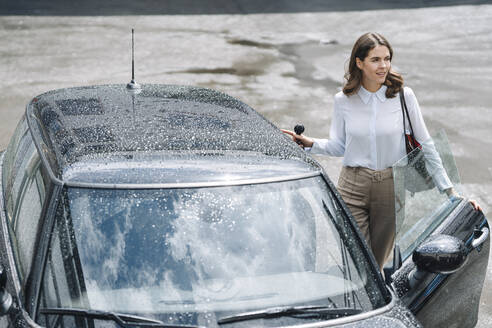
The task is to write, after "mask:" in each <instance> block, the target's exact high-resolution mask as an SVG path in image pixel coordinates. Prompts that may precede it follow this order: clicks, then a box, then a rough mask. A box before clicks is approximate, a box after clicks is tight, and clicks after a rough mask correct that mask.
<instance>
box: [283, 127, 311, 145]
mask: <svg viewBox="0 0 492 328" xmlns="http://www.w3.org/2000/svg"><path fill="white" fill-rule="evenodd" d="M280 131H282V132H283V133H285V134H288V135H290V136H291V137H292V140H293V141H294V142H296V143H297V144H299V146H301V147H302V148H306V147H308V148H310V147H312V146H313V144H314V140H313V139H312V138H309V137H306V136H304V135H302V134H296V133H295V132H294V131H290V130H284V129H280Z"/></svg>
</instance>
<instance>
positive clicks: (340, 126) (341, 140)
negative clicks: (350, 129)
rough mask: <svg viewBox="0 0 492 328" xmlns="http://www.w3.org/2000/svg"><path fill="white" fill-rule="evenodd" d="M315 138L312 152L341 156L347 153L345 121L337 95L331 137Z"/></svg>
mask: <svg viewBox="0 0 492 328" xmlns="http://www.w3.org/2000/svg"><path fill="white" fill-rule="evenodd" d="M313 140H314V144H313V147H312V148H311V149H310V152H311V153H312V154H322V155H330V156H337V157H341V156H343V154H344V153H345V121H344V118H343V112H342V108H341V106H340V104H339V101H338V100H337V96H335V103H334V105H333V117H332V119H331V127H330V139H318V138H313Z"/></svg>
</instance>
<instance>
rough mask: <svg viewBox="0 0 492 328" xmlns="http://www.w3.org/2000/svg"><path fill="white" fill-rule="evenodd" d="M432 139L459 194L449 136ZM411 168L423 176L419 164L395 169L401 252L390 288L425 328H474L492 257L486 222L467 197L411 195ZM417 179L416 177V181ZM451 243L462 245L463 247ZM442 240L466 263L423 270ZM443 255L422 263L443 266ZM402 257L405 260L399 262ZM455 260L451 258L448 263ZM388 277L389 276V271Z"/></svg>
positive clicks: (432, 191)
mask: <svg viewBox="0 0 492 328" xmlns="http://www.w3.org/2000/svg"><path fill="white" fill-rule="evenodd" d="M433 139H434V144H435V146H436V149H437V150H438V152H439V155H440V157H441V160H442V162H443V166H444V168H445V169H446V172H447V174H448V176H449V178H450V180H451V181H452V182H453V185H454V187H455V189H457V190H458V191H459V190H460V188H461V183H460V180H459V174H458V171H457V169H456V165H455V162H454V158H453V156H452V153H451V150H450V147H449V145H448V142H447V138H446V135H445V134H444V133H443V132H440V133H439V134H438V135H437V136H436V137H434V138H433ZM419 156H422V154H421V155H419ZM402 163H405V160H404V161H402ZM409 168H410V169H411V170H414V172H413V174H414V175H418V174H419V173H418V172H417V171H418V169H417V167H416V165H415V160H414V162H413V163H409V164H408V166H407V167H405V166H403V165H399V164H397V165H395V166H394V167H393V172H394V181H395V196H396V216H397V235H396V243H395V245H398V247H395V252H394V260H393V264H392V265H391V267H392V271H393V273H392V275H391V279H390V280H391V281H392V283H391V285H392V287H393V288H394V290H395V291H396V293H397V294H398V295H399V297H400V298H401V299H402V301H403V302H404V304H405V305H406V306H407V307H408V308H409V309H410V310H411V311H412V312H413V313H414V314H415V315H416V316H417V318H418V319H419V320H420V322H421V323H422V324H423V325H424V326H425V327H473V326H475V324H476V322H477V317H478V307H479V301H480V296H481V291H482V287H483V282H484V278H485V274H486V268H487V263H488V258H489V247H490V238H489V226H488V223H487V220H486V218H485V216H484V214H483V213H482V212H479V211H475V210H474V209H473V207H472V206H471V204H470V203H469V202H468V200H467V199H466V198H463V199H460V198H455V199H449V198H448V197H447V196H446V194H445V193H440V192H439V191H438V190H437V188H436V187H434V188H430V189H428V190H423V191H419V192H415V190H413V191H414V192H410V191H409V189H412V188H409V187H408V185H409V182H408V181H405V180H408V179H409V177H408V176H409V172H408V169H409ZM410 175H411V174H410ZM413 179H418V178H415V176H414V177H413ZM431 185H432V184H431ZM460 194H462V195H463V196H466V195H465V194H463V193H461V192H460ZM441 235H445V236H441ZM449 236H451V237H449ZM440 238H442V239H440ZM453 238H457V239H459V240H461V242H462V244H461V243H460V242H457V241H456V239H453ZM433 240H434V241H433ZM436 240H438V242H437V243H436ZM443 240H446V241H449V240H451V241H453V240H454V241H456V243H455V244H454V245H456V247H458V248H459V249H460V251H461V252H462V254H463V258H464V259H465V261H464V264H460V263H458V264H456V266H455V267H454V268H452V269H449V268H448V269H445V268H440V269H436V268H435V266H432V265H431V266H428V267H425V268H424V265H423V264H422V262H421V261H422V256H421V255H422V252H424V253H425V251H428V250H429V249H430V248H429V247H428V246H431V247H434V248H435V246H436V245H437V246H438V247H437V248H439V247H441V245H442V244H443V242H442V241H443ZM445 243H446V242H444V244H445ZM443 247H444V246H443ZM398 248H399V249H400V251H399V252H398ZM444 251H445V250H442V249H438V250H436V249H434V250H432V254H431V258H430V260H429V258H427V259H425V260H424V261H427V262H429V261H438V262H439V261H440V262H439V263H440V264H442V263H444V262H446V260H445V259H446V256H447V255H446V254H444ZM453 251H456V248H455V249H454V250H453ZM417 253H418V254H417ZM427 255H428V254H427ZM448 255H449V254H448ZM432 256H433V258H432ZM451 256H455V255H451ZM399 257H400V259H401V261H398V259H399ZM455 259H456V257H454V258H449V257H448V258H447V261H448V264H449V262H450V261H451V262H452V261H453V260H455ZM462 260H463V259H462ZM427 264H428V263H427ZM444 264H446V263H444ZM431 271H433V272H431ZM386 273H387V275H388V276H389V274H388V273H390V274H391V271H389V272H386Z"/></svg>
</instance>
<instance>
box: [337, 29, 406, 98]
mask: <svg viewBox="0 0 492 328" xmlns="http://www.w3.org/2000/svg"><path fill="white" fill-rule="evenodd" d="M378 45H379V46H385V47H387V48H388V50H389V52H390V61H391V60H392V59H393V48H391V45H390V44H389V42H388V40H386V38H385V37H384V36H382V35H381V34H379V33H372V32H369V33H366V34H363V35H362V36H361V37H359V39H357V41H356V42H355V44H354V47H353V48H352V54H351V55H350V62H349V67H348V71H347V72H346V73H345V79H346V80H347V81H346V82H345V85H344V86H343V93H344V94H346V95H347V96H351V95H353V94H355V93H357V91H359V89H360V86H361V83H362V71H361V70H360V69H359V68H358V67H357V63H356V58H359V59H360V60H364V59H365V58H366V57H367V55H368V54H369V51H371V50H372V49H374V48H376V46H378ZM383 84H384V85H385V86H387V87H388V89H387V90H386V97H387V98H393V97H395V95H396V94H398V92H400V90H401V89H402V88H403V77H402V76H401V75H400V74H399V73H397V72H395V71H393V68H390V71H389V72H388V74H387V75H386V80H385V81H384V83H383Z"/></svg>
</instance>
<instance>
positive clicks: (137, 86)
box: [126, 28, 140, 89]
mask: <svg viewBox="0 0 492 328" xmlns="http://www.w3.org/2000/svg"><path fill="white" fill-rule="evenodd" d="M126 87H127V88H128V89H140V84H138V83H137V82H135V46H134V29H133V28H132V80H131V81H130V83H128V84H127V85H126Z"/></svg>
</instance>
